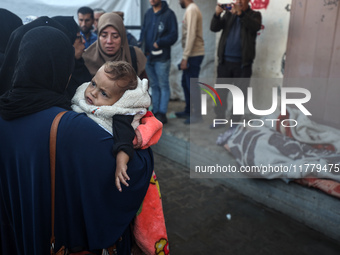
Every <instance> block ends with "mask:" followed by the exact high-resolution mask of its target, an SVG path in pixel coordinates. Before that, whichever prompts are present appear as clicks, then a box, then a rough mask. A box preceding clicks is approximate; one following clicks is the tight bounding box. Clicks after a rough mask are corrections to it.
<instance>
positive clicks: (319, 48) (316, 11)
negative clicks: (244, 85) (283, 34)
mask: <svg viewBox="0 0 340 255" xmlns="http://www.w3.org/2000/svg"><path fill="white" fill-rule="evenodd" d="M339 11H340V1H339V0H336V1H326V0H308V1H307V0H293V1H292V11H291V15H292V17H291V22H290V26H289V36H288V50H287V62H286V70H285V77H287V78H292V77H293V78H313V79H316V78H318V79H319V81H320V82H318V83H315V82H314V83H310V84H309V85H308V84H306V83H303V84H304V86H305V88H307V89H309V90H310V92H311V95H312V99H311V101H310V103H309V104H306V106H308V109H309V110H310V111H311V113H312V117H311V118H312V119H313V120H315V121H316V122H318V123H321V124H325V125H330V126H333V127H336V128H340V118H339V109H340V100H339V99H338V95H340V86H339V78H340V72H339V70H340V29H339V27H340V13H339Z"/></svg>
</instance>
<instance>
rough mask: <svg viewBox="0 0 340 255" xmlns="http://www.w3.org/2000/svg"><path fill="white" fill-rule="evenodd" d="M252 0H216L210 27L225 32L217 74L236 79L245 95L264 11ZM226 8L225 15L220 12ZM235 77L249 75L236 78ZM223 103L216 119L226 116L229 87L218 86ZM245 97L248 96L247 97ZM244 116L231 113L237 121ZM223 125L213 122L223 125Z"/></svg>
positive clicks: (218, 51)
mask: <svg viewBox="0 0 340 255" xmlns="http://www.w3.org/2000/svg"><path fill="white" fill-rule="evenodd" d="M249 2H250V0H236V2H235V3H231V4H227V5H222V4H217V6H216V8H215V13H214V16H213V17H212V20H211V23H210V30H211V31H213V32H219V31H221V30H222V35H221V38H220V41H219V45H218V50H217V56H218V67H217V78H230V81H228V82H229V83H236V84H235V85H236V86H238V87H239V88H240V89H241V90H242V92H243V95H245V97H247V88H248V86H249V81H250V79H249V78H250V77H251V75H252V64H253V61H254V58H255V48H256V37H257V32H258V31H259V30H260V29H261V23H262V17H261V13H260V12H257V11H254V10H252V9H251V8H250V6H249ZM223 11H225V14H224V15H221V14H222V12H223ZM233 78H246V79H235V80H234V81H233ZM217 92H218V94H219V95H220V97H221V100H222V105H217V106H216V107H215V109H214V110H215V114H216V118H217V119H225V118H226V116H225V114H226V110H227V97H228V92H229V91H228V90H226V89H221V90H217ZM245 100H246V99H245ZM240 118H241V116H239V115H238V116H233V115H231V117H230V119H232V120H233V122H238V121H239V120H240ZM220 127H223V125H215V126H210V128H220Z"/></svg>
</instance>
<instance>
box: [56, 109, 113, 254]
mask: <svg viewBox="0 0 340 255" xmlns="http://www.w3.org/2000/svg"><path fill="white" fill-rule="evenodd" d="M66 112H67V111H63V112H60V113H58V114H57V116H56V117H55V118H54V120H53V122H52V126H51V131H50V168H51V247H50V249H51V255H55V254H56V255H58V254H60V255H61V254H62V255H64V254H68V250H67V249H66V248H65V247H64V246H62V247H61V248H60V250H59V251H58V252H57V253H55V252H54V246H55V236H54V218H55V217H54V215H55V164H56V150H57V149H56V147H57V132H58V125H59V122H60V119H61V118H62V117H63V115H64V114H65V113H66ZM107 251H108V253H109V254H110V255H114V254H117V248H116V244H114V245H113V246H111V247H110V248H108V249H107ZM87 254H91V253H88V252H87Z"/></svg>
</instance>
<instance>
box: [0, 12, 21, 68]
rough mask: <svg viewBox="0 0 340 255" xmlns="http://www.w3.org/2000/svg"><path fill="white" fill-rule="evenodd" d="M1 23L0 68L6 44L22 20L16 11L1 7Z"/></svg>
mask: <svg viewBox="0 0 340 255" xmlns="http://www.w3.org/2000/svg"><path fill="white" fill-rule="evenodd" d="M0 24H1V25H2V27H1V36H0V68H1V66H2V63H3V62H4V58H5V51H6V46H7V43H8V41H9V38H10V36H11V34H12V32H13V31H14V30H15V29H17V28H18V27H20V26H22V20H21V19H20V18H19V17H18V16H17V15H15V14H14V13H12V12H10V11H8V10H6V9H3V8H0Z"/></svg>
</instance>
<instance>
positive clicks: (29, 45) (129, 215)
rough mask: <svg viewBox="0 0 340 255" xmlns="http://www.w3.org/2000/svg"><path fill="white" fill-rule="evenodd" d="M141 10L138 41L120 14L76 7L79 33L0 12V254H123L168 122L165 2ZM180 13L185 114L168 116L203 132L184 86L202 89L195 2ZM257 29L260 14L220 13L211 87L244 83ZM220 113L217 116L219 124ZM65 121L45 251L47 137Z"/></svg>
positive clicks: (67, 25) (173, 36)
mask: <svg viewBox="0 0 340 255" xmlns="http://www.w3.org/2000/svg"><path fill="white" fill-rule="evenodd" d="M149 2H150V4H151V8H150V9H149V10H147V12H146V13H145V17H144V23H143V24H142V29H141V35H140V38H139V40H138V41H137V40H136V39H135V38H134V37H133V36H132V35H131V34H130V33H128V32H127V30H126V28H125V26H124V13H122V12H119V11H114V10H113V11H112V12H106V11H105V10H103V9H92V8H90V7H88V6H84V7H81V8H79V9H78V11H77V20H78V24H77V23H76V21H75V20H74V18H73V17H72V16H55V17H47V16H41V17H37V18H36V19H34V20H32V21H30V22H28V23H27V24H25V25H23V22H22V20H21V19H20V18H19V17H18V16H17V15H15V14H14V13H11V12H10V11H8V10H5V9H0V19H4V20H6V24H9V25H8V26H6V29H3V33H2V36H1V40H0V68H1V69H0V140H1V141H2V142H1V143H2V146H0V169H1V172H0V187H1V188H0V197H1V199H0V250H1V252H2V254H45V253H47V252H48V250H49V249H51V247H50V246H51V245H52V246H53V250H54V249H55V251H58V250H59V248H60V247H61V246H63V245H64V246H65V247H67V248H68V249H69V252H70V253H77V252H84V251H89V252H88V254H102V252H103V251H102V250H103V249H106V250H105V252H108V253H109V254H114V253H112V252H113V251H114V252H118V254H131V247H132V246H133V238H131V236H132V233H131V229H130V224H131V223H132V222H133V219H134V217H135V216H136V214H137V212H138V210H139V209H140V206H141V204H142V201H143V199H144V196H145V194H146V192H147V190H148V185H149V182H150V179H151V175H152V172H153V168H154V166H153V155H152V150H151V149H150V146H151V145H153V144H155V143H157V142H158V140H159V139H160V134H161V133H160V130H161V129H162V125H163V124H166V123H167V122H168V120H167V116H166V114H167V111H168V103H169V99H170V84H169V73H170V62H171V46H172V45H173V44H174V43H175V42H176V41H177V40H178V37H179V36H178V34H179V33H178V28H177V26H178V24H177V18H176V15H175V13H174V12H173V11H172V10H171V9H170V8H169V6H168V4H167V2H166V1H161V0H149ZM179 4H180V6H181V7H182V8H184V9H185V14H184V17H183V26H182V31H181V42H182V47H183V53H182V59H181V62H180V63H179V65H178V69H179V70H180V71H181V72H182V80H181V83H182V87H183V92H184V96H185V108H184V109H183V111H181V112H176V116H177V117H178V118H183V119H185V121H184V124H195V123H199V122H201V121H202V117H201V101H200V100H201V97H200V90H199V88H198V87H197V86H192V85H191V82H192V79H194V80H195V79H196V80H197V79H198V78H199V73H200V68H201V64H202V61H203V58H204V54H205V53H204V40H203V25H202V24H203V19H202V14H201V11H200V9H199V6H198V5H197V4H195V3H194V1H193V0H179ZM222 13H223V15H222ZM3 23H4V22H2V24H3ZM260 27H261V14H260V13H259V12H255V11H253V10H251V8H250V6H249V0H237V1H236V2H235V4H233V5H232V6H231V9H230V10H229V9H227V8H226V7H225V6H222V5H220V4H218V5H217V6H216V11H215V13H214V14H213V17H212V20H211V31H213V32H218V31H220V30H222V36H221V40H220V43H219V46H218V59H219V65H218V77H219V78H221V77H223V78H235V77H243V78H249V77H250V76H251V66H252V62H253V60H254V58H255V40H256V35H257V31H258V30H259V29H260ZM248 85H249V84H240V85H239V86H240V87H241V89H242V90H244V88H246V87H247V86H248ZM149 89H150V90H151V92H152V93H151V97H150V95H149V93H148V90H149ZM226 98H227V94H226V95H224V94H223V95H222V99H223V100H224V101H225V102H226ZM151 104H152V112H151V111H149V109H150V105H151ZM225 110H226V109H225V108H223V109H219V108H216V114H217V116H220V117H221V118H222V116H223V115H224V114H225ZM63 111H67V112H66V114H65V115H64V116H63V117H62V119H61V121H60V124H59V127H58V133H57V145H56V160H55V165H56V178H55V180H56V184H55V189H56V193H55V209H54V210H55V215H56V217H55V236H56V240H55V243H54V242H53V243H51V242H50V237H51V236H50V233H51V227H50V226H51V218H50V215H51V214H50V212H51V210H52V209H51V188H50V186H51V180H50V177H51V174H50V171H49V169H50V151H49V137H50V128H51V124H52V122H53V120H54V118H55V116H56V115H57V114H59V113H60V112H63ZM114 186H116V188H115V187H114ZM52 208H53V207H52ZM82 254H85V253H82Z"/></svg>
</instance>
